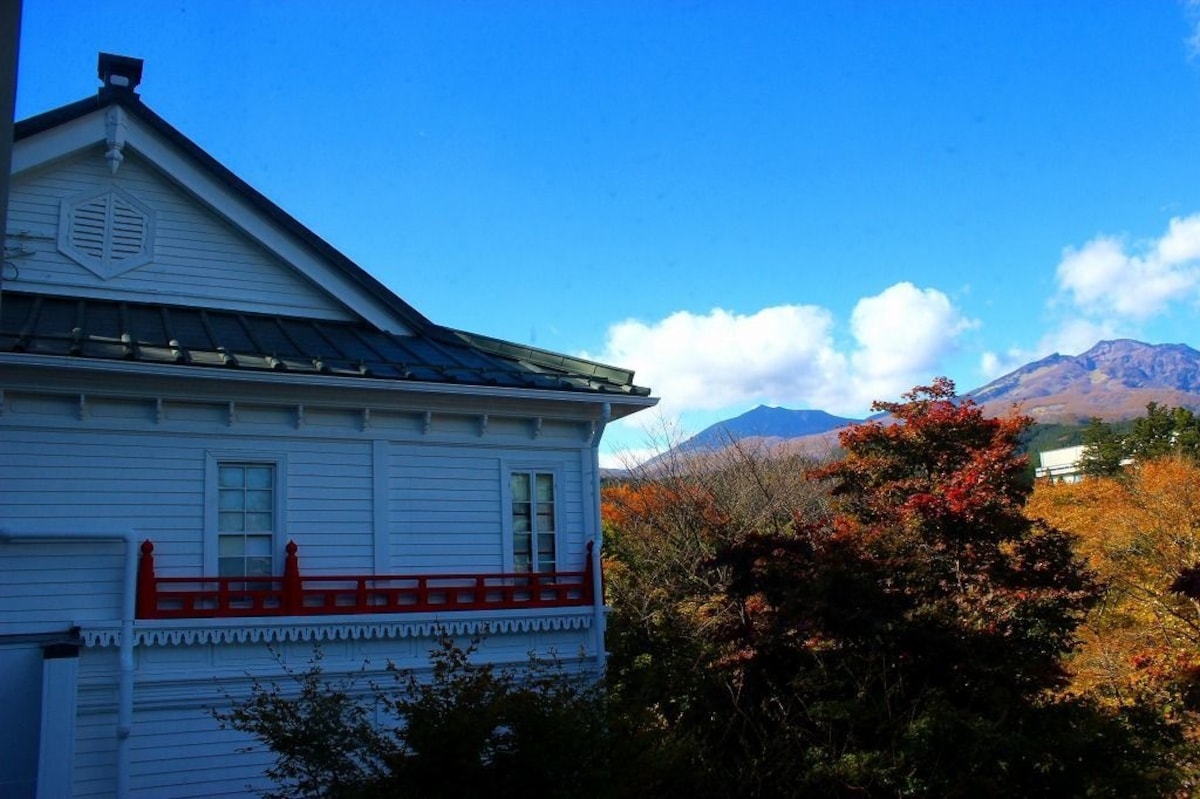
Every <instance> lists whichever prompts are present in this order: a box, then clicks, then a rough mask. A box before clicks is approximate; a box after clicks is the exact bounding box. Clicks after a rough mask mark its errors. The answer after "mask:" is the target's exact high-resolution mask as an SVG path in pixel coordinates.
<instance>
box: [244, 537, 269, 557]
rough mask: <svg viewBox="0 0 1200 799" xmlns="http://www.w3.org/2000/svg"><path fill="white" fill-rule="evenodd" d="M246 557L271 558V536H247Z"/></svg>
mask: <svg viewBox="0 0 1200 799" xmlns="http://www.w3.org/2000/svg"><path fill="white" fill-rule="evenodd" d="M246 555H247V557H266V558H270V557H271V536H269V535H248V536H246Z"/></svg>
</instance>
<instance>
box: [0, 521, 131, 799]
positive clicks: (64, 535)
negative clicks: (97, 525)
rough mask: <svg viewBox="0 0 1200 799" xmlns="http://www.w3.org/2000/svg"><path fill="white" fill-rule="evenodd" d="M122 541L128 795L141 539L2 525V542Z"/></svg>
mask: <svg viewBox="0 0 1200 799" xmlns="http://www.w3.org/2000/svg"><path fill="white" fill-rule="evenodd" d="M44 541H56V542H72V541H74V542H88V543H92V542H97V541H122V542H124V544H125V579H124V584H123V588H122V596H121V641H120V645H119V654H120V664H121V666H120V681H119V682H118V684H117V791H116V795H117V797H118V799H125V797H127V796H129V770H130V769H129V765H130V756H129V750H130V747H129V739H130V733H132V732H133V620H134V615H135V613H136V611H137V566H138V540H137V535H136V533H134V531H133V530H125V531H113V530H102V529H93V530H88V529H82V530H14V529H11V528H0V542H5V543H10V544H15V543H36V542H44Z"/></svg>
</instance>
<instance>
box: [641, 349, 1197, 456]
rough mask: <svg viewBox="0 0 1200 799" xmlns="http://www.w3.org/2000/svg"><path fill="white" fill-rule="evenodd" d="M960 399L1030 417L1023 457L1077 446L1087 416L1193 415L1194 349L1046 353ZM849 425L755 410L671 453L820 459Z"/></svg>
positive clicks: (811, 414)
mask: <svg viewBox="0 0 1200 799" xmlns="http://www.w3.org/2000/svg"><path fill="white" fill-rule="evenodd" d="M968 396H970V397H972V398H973V399H974V400H975V401H976V402H978V403H979V404H980V405H982V406H983V408H984V410H985V411H986V412H987V413H989V414H992V415H997V416H998V415H1001V414H1004V413H1008V412H1009V410H1011V409H1012V407H1013V406H1014V405H1016V406H1019V407H1020V409H1021V411H1022V412H1023V413H1025V414H1027V415H1029V416H1032V417H1033V419H1034V421H1035V422H1036V423H1037V424H1038V426H1039V427H1038V428H1037V429H1035V431H1033V432H1034V435H1033V440H1032V441H1030V442H1029V444H1030V445H1032V446H1030V449H1031V451H1033V452H1037V451H1040V450H1042V449H1049V448H1053V447H1054V446H1068V443H1063V442H1069V443H1078V442H1079V439H1080V437H1081V435H1082V429H1081V428H1077V427H1076V426H1077V425H1080V424H1083V423H1085V422H1087V420H1089V419H1090V418H1091V417H1093V416H1097V417H1099V418H1101V419H1104V420H1105V421H1107V422H1122V421H1126V420H1130V419H1135V418H1137V417H1139V416H1142V415H1143V414H1144V413H1145V412H1146V404H1147V403H1150V402H1157V403H1159V404H1160V405H1170V406H1179V407H1184V408H1191V409H1193V410H1195V411H1200V351H1197V350H1194V349H1192V348H1191V347H1189V346H1187V345H1186V344H1144V343H1142V342H1140V341H1133V340H1130V339H1118V340H1116V341H1101V342H1100V343H1098V344H1097V345H1096V346H1094V347H1092V348H1091V349H1090V350H1088V351H1087V352H1085V353H1083V354H1082V355H1076V356H1070V355H1051V356H1049V357H1047V358H1043V359H1041V360H1039V361H1034V362H1033V363H1029V364H1026V365H1025V366H1022V367H1021V368H1020V369H1016V370H1014V371H1012V372H1009V373H1008V374H1006V375H1004V376H1003V377H1001V378H999V379H997V380H993V381H992V382H991V383H988V384H987V385H985V386H982V387H980V388H977V389H975V390H974V391H971V392H968ZM857 421H861V420H858V419H847V418H844V417H840V416H833V415H831V414H828V413H825V412H824V411H816V410H803V411H794V410H788V409H787V408H768V407H766V406H761V405H760V406H759V407H757V408H755V409H754V410H752V411H749V412H747V413H744V414H742V415H741V416H738V417H736V418H733V419H729V420H727V421H724V422H718V423H717V424H714V425H712V426H711V427H708V428H706V429H704V430H702V431H701V432H700V433H698V434H697V435H695V436H693V437H692V438H690V439H688V440H687V441H685V442H684V443H683V444H681V445H680V446H679V447H678V448H677V450H676V452H690V453H696V452H703V451H713V450H720V449H722V448H723V447H725V446H728V444H729V443H730V442H731V441H738V442H741V443H743V444H746V445H749V446H752V447H755V448H758V447H766V448H767V449H770V450H772V451H774V452H778V453H779V454H804V455H810V456H815V457H821V456H823V455H827V454H828V453H829V452H830V451H832V450H833V448H835V447H836V446H837V435H836V433H835V432H834V431H835V430H836V429H837V428H840V427H844V426H846V425H848V424H853V423H855V422H857ZM1047 426H1048V427H1047ZM1060 426H1061V427H1060ZM662 457H663V456H661V455H660V456H659V458H662ZM659 458H655V459H652V460H651V461H648V462H647V464H646V465H648V466H649V465H653V464H654V463H655V462H657V461H658V460H659Z"/></svg>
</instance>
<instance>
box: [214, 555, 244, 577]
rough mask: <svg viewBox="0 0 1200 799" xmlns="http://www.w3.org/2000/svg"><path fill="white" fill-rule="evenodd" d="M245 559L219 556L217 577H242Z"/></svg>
mask: <svg viewBox="0 0 1200 799" xmlns="http://www.w3.org/2000/svg"><path fill="white" fill-rule="evenodd" d="M245 565H246V561H245V559H244V558H220V559H218V560H217V576H218V577H244V576H245V572H243V571H242V570H243V569H244V568H245Z"/></svg>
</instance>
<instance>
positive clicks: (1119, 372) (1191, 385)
mask: <svg viewBox="0 0 1200 799" xmlns="http://www.w3.org/2000/svg"><path fill="white" fill-rule="evenodd" d="M970 396H971V397H973V398H974V399H975V401H976V402H978V403H979V404H980V405H983V406H984V408H985V410H987V411H988V412H989V413H994V414H1000V413H1004V412H1006V411H1007V410H1008V409H1009V408H1011V407H1012V406H1013V405H1014V404H1018V405H1020V407H1021V410H1022V411H1023V412H1024V413H1026V414H1028V415H1030V416H1032V417H1033V418H1034V419H1035V420H1037V421H1038V422H1042V423H1047V424H1050V423H1062V424H1076V423H1079V422H1081V421H1084V420H1087V419H1089V418H1091V417H1093V416H1098V417H1100V418H1101V419H1105V420H1107V421H1120V420H1123V419H1131V418H1134V417H1136V416H1140V415H1141V414H1142V413H1144V412H1145V409H1146V404H1147V403H1148V402H1157V403H1159V404H1163V405H1177V406H1181V407H1186V408H1192V409H1195V410H1200V352H1198V351H1196V350H1194V349H1192V348H1191V347H1189V346H1187V345H1185V344H1157V345H1155V344H1143V343H1142V342H1140V341H1132V340H1130V339H1118V340H1116V341H1101V342H1100V343H1099V344H1097V345H1096V346H1094V347H1092V348H1091V349H1090V350H1088V351H1087V352H1085V353H1083V354H1082V355H1076V356H1068V355H1051V356H1049V357H1048V358H1043V359H1041V360H1040V361H1034V362H1033V363H1030V364H1026V365H1025V366H1022V367H1021V368H1020V369H1017V370H1015V371H1013V372H1010V373H1008V374H1006V375H1004V376H1003V377H1001V378H999V379H997V380H993V381H992V382H991V383H988V384H987V385H985V386H983V387H981V388H978V389H976V390H974V391H972V392H970Z"/></svg>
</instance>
